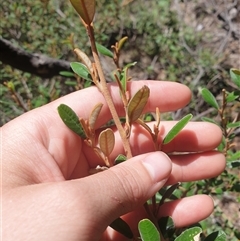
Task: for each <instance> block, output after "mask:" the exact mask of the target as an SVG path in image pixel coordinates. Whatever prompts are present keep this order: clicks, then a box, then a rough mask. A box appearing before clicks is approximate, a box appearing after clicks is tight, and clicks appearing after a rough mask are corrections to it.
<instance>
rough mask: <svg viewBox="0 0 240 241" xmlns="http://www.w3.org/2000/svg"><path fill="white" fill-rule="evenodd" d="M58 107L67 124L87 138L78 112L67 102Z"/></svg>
mask: <svg viewBox="0 0 240 241" xmlns="http://www.w3.org/2000/svg"><path fill="white" fill-rule="evenodd" d="M57 109H58V113H59V115H60V117H61V119H62V121H63V122H64V123H65V125H66V126H67V127H68V128H69V129H71V130H72V131H73V132H75V133H76V134H78V135H79V136H80V137H81V138H83V139H85V138H86V135H85V133H84V130H83V128H82V125H81V123H80V121H79V118H78V116H77V115H76V113H75V112H74V111H73V110H72V109H71V108H70V107H69V106H67V105H65V104H61V105H59V106H58V108H57Z"/></svg>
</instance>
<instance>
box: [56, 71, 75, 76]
mask: <svg viewBox="0 0 240 241" xmlns="http://www.w3.org/2000/svg"><path fill="white" fill-rule="evenodd" d="M59 74H60V75H62V76H65V77H74V76H75V75H74V73H72V72H70V71H60V72H59Z"/></svg>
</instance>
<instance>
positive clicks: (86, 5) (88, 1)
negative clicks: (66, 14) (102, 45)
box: [70, 0, 95, 25]
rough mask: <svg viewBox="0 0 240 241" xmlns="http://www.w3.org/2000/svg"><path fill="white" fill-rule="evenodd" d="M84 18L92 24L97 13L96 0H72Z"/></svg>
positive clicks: (88, 23) (87, 22)
mask: <svg viewBox="0 0 240 241" xmlns="http://www.w3.org/2000/svg"><path fill="white" fill-rule="evenodd" d="M70 2H71V4H72V5H73V7H74V8H75V10H76V11H77V13H78V14H79V15H80V17H81V18H82V20H83V21H84V22H85V23H86V24H87V25H90V24H91V23H92V21H93V17H94V14H95V0H70Z"/></svg>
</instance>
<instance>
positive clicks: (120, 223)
mask: <svg viewBox="0 0 240 241" xmlns="http://www.w3.org/2000/svg"><path fill="white" fill-rule="evenodd" d="M109 226H110V227H111V228H113V229H114V230H116V231H117V232H119V233H121V234H122V235H124V236H125V237H127V238H130V239H132V238H133V233H132V230H131V229H130V227H129V225H128V224H127V223H126V222H125V221H124V220H123V219H121V218H117V219H115V220H114V221H113V222H112V223H111V224H110V225H109Z"/></svg>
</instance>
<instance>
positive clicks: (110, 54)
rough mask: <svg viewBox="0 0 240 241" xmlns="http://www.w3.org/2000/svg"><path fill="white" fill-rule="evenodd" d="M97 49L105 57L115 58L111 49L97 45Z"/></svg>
mask: <svg viewBox="0 0 240 241" xmlns="http://www.w3.org/2000/svg"><path fill="white" fill-rule="evenodd" d="M96 47H97V51H98V52H99V53H100V54H102V55H105V56H108V57H110V58H113V57H114V56H113V52H112V51H111V50H109V49H107V48H106V47H104V46H103V45H101V44H99V43H96Z"/></svg>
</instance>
